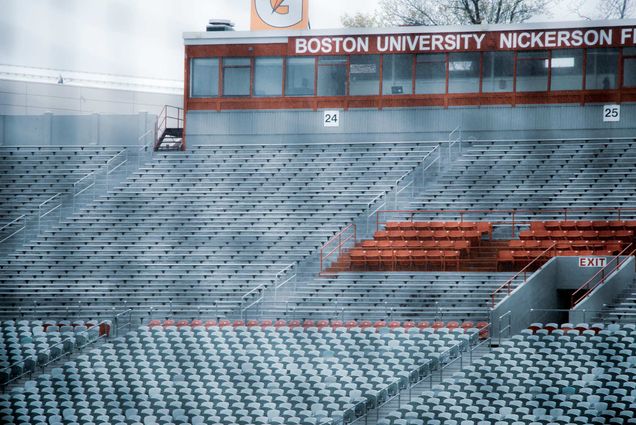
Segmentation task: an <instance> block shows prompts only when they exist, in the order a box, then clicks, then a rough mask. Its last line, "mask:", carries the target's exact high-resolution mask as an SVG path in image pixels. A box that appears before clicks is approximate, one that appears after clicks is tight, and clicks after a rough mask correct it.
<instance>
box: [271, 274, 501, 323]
mask: <svg viewBox="0 0 636 425" xmlns="http://www.w3.org/2000/svg"><path fill="white" fill-rule="evenodd" d="M509 277H510V274H506V273H457V272H447V273H432V272H429V273H421V272H410V273H409V272H399V273H386V272H384V273H355V272H351V273H338V274H336V275H331V276H323V277H319V278H316V279H313V280H311V281H308V282H303V283H299V284H298V289H297V290H296V291H295V292H294V293H293V295H292V296H291V297H289V299H288V300H287V303H286V304H282V305H265V306H264V307H263V308H264V309H265V310H266V311H273V312H274V313H275V315H277V316H283V317H291V318H295V319H320V318H325V317H332V318H340V319H342V320H350V319H354V320H361V319H367V320H379V319H384V320H428V321H435V320H459V321H462V320H472V321H474V322H477V321H487V320H488V312H489V307H490V294H491V292H492V291H494V290H495V289H496V288H498V287H499V286H500V285H501V284H502V283H503V282H505V281H506V280H507V279H508V278H509Z"/></svg>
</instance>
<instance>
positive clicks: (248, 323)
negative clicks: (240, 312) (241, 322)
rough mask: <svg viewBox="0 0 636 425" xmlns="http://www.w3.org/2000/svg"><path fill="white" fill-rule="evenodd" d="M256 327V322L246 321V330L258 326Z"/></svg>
mask: <svg viewBox="0 0 636 425" xmlns="http://www.w3.org/2000/svg"><path fill="white" fill-rule="evenodd" d="M258 325H259V323H258V320H248V321H247V327H248V328H254V327H256V326H258Z"/></svg>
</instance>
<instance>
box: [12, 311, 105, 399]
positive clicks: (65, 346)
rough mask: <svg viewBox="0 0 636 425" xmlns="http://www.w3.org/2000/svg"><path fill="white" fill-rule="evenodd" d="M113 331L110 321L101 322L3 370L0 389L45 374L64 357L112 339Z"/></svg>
mask: <svg viewBox="0 0 636 425" xmlns="http://www.w3.org/2000/svg"><path fill="white" fill-rule="evenodd" d="M102 330H104V331H102ZM112 330H113V327H112V326H111V322H110V321H109V320H104V321H101V322H99V323H97V324H96V325H94V326H92V327H90V328H87V329H85V330H83V331H81V332H74V334H73V335H72V336H68V337H66V338H64V339H63V340H62V341H60V342H58V343H57V344H54V345H51V346H49V347H48V349H46V350H45V351H40V352H38V353H35V354H32V355H30V356H27V357H26V358H24V359H23V360H20V361H18V362H15V363H13V364H11V365H10V366H7V367H5V368H3V369H1V370H0V388H2V389H3V391H4V390H5V389H6V387H7V385H9V384H11V383H13V382H16V381H18V380H20V379H22V378H24V377H26V376H30V377H32V376H33V375H34V374H35V373H36V372H38V370H39V371H40V372H43V371H45V370H46V368H47V367H49V365H51V364H53V363H54V362H56V361H58V360H60V359H62V358H64V357H70V356H72V355H73V354H75V353H77V352H79V351H81V350H84V349H85V348H86V347H88V346H89V345H94V344H96V343H97V342H100V341H102V340H104V339H107V338H109V337H111V336H112V335H111V332H112ZM45 334H46V332H45Z"/></svg>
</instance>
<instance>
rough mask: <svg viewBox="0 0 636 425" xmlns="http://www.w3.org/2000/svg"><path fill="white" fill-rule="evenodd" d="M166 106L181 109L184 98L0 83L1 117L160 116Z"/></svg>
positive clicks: (123, 91) (68, 86)
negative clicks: (142, 113) (47, 115)
mask: <svg viewBox="0 0 636 425" xmlns="http://www.w3.org/2000/svg"><path fill="white" fill-rule="evenodd" d="M164 105H173V106H179V107H181V106H182V105H183V96H179V95H173V94H163V93H149V92H140V91H133V90H114V89H101V88H89V87H77V86H70V85H60V84H45V83H33V82H22V81H9V80H0V115H41V114H43V113H46V112H52V113H54V114H58V115H60V114H67V115H75V114H93V113H100V114H137V113H139V112H148V113H151V114H155V115H158V114H159V112H160V111H161V108H162V107H163V106H164Z"/></svg>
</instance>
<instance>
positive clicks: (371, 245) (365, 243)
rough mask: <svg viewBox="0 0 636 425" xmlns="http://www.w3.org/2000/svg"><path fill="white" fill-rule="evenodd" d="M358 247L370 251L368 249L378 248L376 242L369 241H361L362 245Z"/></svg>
mask: <svg viewBox="0 0 636 425" xmlns="http://www.w3.org/2000/svg"><path fill="white" fill-rule="evenodd" d="M360 246H361V247H362V248H364V249H370V248H375V247H377V246H378V241H376V240H370V241H362V243H361V244H360Z"/></svg>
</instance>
